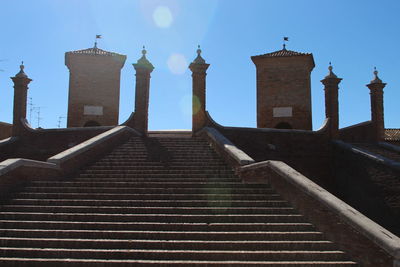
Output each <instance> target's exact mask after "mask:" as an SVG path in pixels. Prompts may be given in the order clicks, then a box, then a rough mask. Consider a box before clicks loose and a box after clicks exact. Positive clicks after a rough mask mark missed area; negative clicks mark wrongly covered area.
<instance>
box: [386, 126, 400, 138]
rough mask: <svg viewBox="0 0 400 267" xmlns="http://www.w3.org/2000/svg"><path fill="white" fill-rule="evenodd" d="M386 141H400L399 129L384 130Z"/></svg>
mask: <svg viewBox="0 0 400 267" xmlns="http://www.w3.org/2000/svg"><path fill="white" fill-rule="evenodd" d="M385 140H386V141H400V129H385Z"/></svg>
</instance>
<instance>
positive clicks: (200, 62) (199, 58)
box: [193, 45, 206, 64]
mask: <svg viewBox="0 0 400 267" xmlns="http://www.w3.org/2000/svg"><path fill="white" fill-rule="evenodd" d="M196 52H197V57H196V58H195V59H194V60H193V63H195V64H206V61H205V60H204V58H202V57H201V49H200V45H197V51H196Z"/></svg>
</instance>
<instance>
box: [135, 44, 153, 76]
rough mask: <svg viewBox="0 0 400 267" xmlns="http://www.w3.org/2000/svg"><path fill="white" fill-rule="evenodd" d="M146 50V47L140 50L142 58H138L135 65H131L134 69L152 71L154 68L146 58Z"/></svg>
mask: <svg viewBox="0 0 400 267" xmlns="http://www.w3.org/2000/svg"><path fill="white" fill-rule="evenodd" d="M146 54H147V50H146V47H145V46H144V45H143V48H142V57H141V58H139V60H138V61H137V63H136V64H133V66H134V67H135V68H136V67H141V68H146V69H149V70H151V71H152V70H153V69H154V66H153V65H152V64H151V63H150V61H149V60H148V59H147V58H146Z"/></svg>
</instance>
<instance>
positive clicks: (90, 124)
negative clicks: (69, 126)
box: [83, 121, 100, 127]
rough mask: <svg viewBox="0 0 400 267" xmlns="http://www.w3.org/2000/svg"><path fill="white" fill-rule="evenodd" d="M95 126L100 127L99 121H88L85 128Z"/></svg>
mask: <svg viewBox="0 0 400 267" xmlns="http://www.w3.org/2000/svg"><path fill="white" fill-rule="evenodd" d="M95 126H100V123H98V122H97V121H87V122H86V123H85V124H84V125H83V127H95Z"/></svg>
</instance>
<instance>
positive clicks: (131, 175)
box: [0, 137, 356, 266]
mask: <svg viewBox="0 0 400 267" xmlns="http://www.w3.org/2000/svg"><path fill="white" fill-rule="evenodd" d="M157 151H161V153H157ZM0 244H1V247H0V263H2V264H5V265H6V264H8V265H11V264H14V265H18V266H47V265H49V266H54V264H57V266H70V265H71V264H73V265H74V266H102V265H105V264H107V266H137V265H154V266H155V265H166V266H188V265H190V266H192V265H195V266H196V265H197V266H209V265H210V266H228V265H229V266H244V265H257V266H288V265H289V266H310V265H312V266H354V265H356V263H355V262H353V261H351V260H349V258H348V256H347V255H346V254H345V253H344V252H343V251H340V250H338V248H337V246H336V245H335V244H334V243H332V242H331V241H329V240H328V239H326V237H325V234H324V233H322V232H320V231H319V230H318V229H316V228H315V226H313V225H312V224H311V223H310V222H308V221H307V219H306V218H305V217H304V216H302V215H301V214H299V213H298V212H297V211H296V209H294V208H293V207H292V206H291V205H290V204H289V203H288V202H286V201H285V200H283V199H282V198H281V197H280V195H279V194H277V193H276V191H275V190H274V189H273V188H272V187H271V186H270V185H268V184H252V185H249V184H243V183H242V182H241V179H240V178H239V177H238V176H236V175H235V173H234V172H233V170H232V168H231V167H230V166H228V165H227V164H226V163H225V162H224V161H223V160H222V159H221V158H220V157H219V156H218V155H217V154H216V153H215V152H214V151H213V150H212V149H211V147H210V146H209V144H208V143H207V142H206V141H204V140H202V139H199V138H187V137H186V138H171V137H168V138H162V137H159V138H149V139H142V138H139V137H133V138H131V139H130V140H129V141H128V142H126V143H125V144H123V145H121V146H119V147H118V148H116V149H114V150H113V151H112V152H111V153H110V154H108V155H106V156H105V157H103V158H102V159H100V160H98V161H96V162H95V163H93V164H92V165H90V166H89V167H87V168H83V169H82V170H81V171H80V172H79V173H78V174H77V175H75V176H73V177H70V178H69V179H61V180H56V181H55V180H45V179H44V180H36V181H32V183H31V184H30V185H29V186H27V187H25V188H24V189H23V190H21V191H20V192H19V193H17V194H16V195H15V196H14V197H13V198H12V199H11V200H10V201H9V202H8V203H6V204H4V205H2V206H1V207H0ZM35 264H36V265H35Z"/></svg>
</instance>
